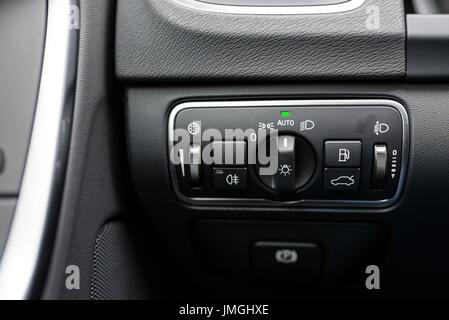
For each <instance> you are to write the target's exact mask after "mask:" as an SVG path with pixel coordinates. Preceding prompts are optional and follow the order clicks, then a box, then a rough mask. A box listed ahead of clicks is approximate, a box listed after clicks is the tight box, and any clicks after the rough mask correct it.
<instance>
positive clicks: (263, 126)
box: [259, 122, 274, 130]
mask: <svg viewBox="0 0 449 320" xmlns="http://www.w3.org/2000/svg"><path fill="white" fill-rule="evenodd" d="M259 129H268V130H271V129H274V123H273V122H270V123H263V122H259Z"/></svg>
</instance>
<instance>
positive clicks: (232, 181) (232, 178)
mask: <svg viewBox="0 0 449 320" xmlns="http://www.w3.org/2000/svg"><path fill="white" fill-rule="evenodd" d="M226 183H227V184H229V185H230V186H236V185H238V184H239V176H238V175H236V174H228V175H227V176H226Z"/></svg>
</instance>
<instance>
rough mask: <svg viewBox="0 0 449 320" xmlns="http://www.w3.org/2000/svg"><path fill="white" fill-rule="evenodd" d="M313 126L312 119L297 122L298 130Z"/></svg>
mask: <svg viewBox="0 0 449 320" xmlns="http://www.w3.org/2000/svg"><path fill="white" fill-rule="evenodd" d="M313 128H315V122H313V121H312V120H305V121H302V122H300V123H299V131H308V130H312V129H313Z"/></svg>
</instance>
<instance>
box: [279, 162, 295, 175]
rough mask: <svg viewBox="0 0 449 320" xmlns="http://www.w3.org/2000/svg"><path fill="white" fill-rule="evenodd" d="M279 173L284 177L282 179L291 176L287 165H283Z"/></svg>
mask: <svg viewBox="0 0 449 320" xmlns="http://www.w3.org/2000/svg"><path fill="white" fill-rule="evenodd" d="M279 173H280V174H282V175H284V177H286V176H289V175H291V174H292V167H291V166H290V165H289V164H283V165H281V166H280V167H279Z"/></svg>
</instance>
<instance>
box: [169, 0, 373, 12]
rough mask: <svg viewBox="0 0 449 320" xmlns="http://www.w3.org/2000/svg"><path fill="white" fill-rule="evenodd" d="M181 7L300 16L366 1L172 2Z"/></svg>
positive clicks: (349, 7) (343, 9)
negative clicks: (293, 3)
mask: <svg viewBox="0 0 449 320" xmlns="http://www.w3.org/2000/svg"><path fill="white" fill-rule="evenodd" d="M172 1H173V2H176V3H177V4H179V5H182V6H185V7H188V8H190V9H194V10H200V11H208V12H215V13H228V14H255V15H258V14H262V15H299V14H327V13H340V12H346V11H351V10H354V9H357V8H359V7H361V6H362V5H363V4H364V3H365V1H366V0H349V1H347V2H343V3H337V4H330V5H320V6H279V7H274V6H266V7H263V6H261V7H256V6H232V5H220V4H213V3H206V2H200V1H196V0H172Z"/></svg>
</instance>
